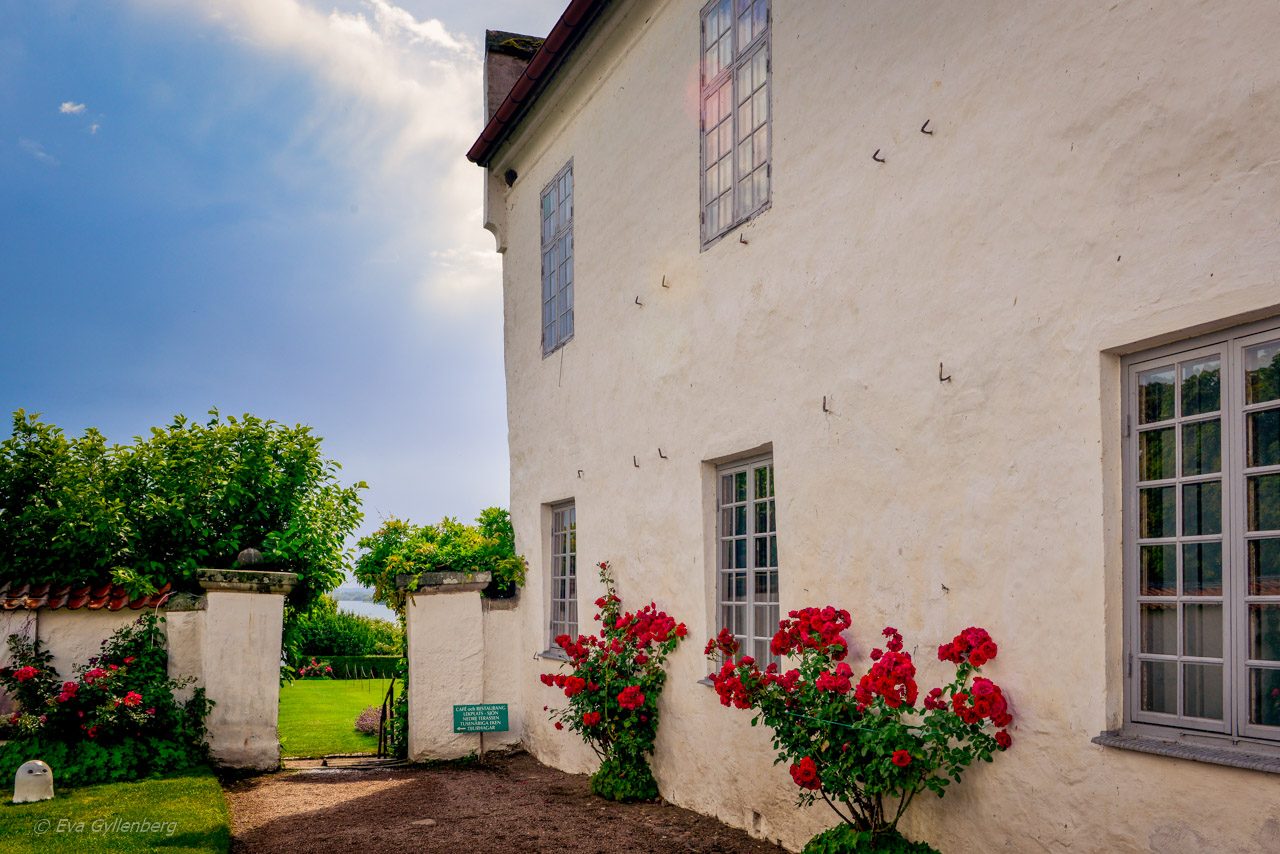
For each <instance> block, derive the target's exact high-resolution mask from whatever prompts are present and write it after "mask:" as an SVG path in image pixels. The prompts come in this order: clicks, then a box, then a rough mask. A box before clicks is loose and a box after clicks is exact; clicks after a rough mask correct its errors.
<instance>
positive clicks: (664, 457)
mask: <svg viewBox="0 0 1280 854" xmlns="http://www.w3.org/2000/svg"><path fill="white" fill-rule="evenodd" d="M658 456H659V457H661V458H662V459H664V460H665V459H667V455H666V454H664V453H662V449H661V448H659V449H658Z"/></svg>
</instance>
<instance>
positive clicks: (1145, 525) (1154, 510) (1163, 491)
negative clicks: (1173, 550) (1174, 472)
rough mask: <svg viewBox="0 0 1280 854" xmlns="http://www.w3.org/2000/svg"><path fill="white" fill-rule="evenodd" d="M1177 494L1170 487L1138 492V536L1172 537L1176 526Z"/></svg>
mask: <svg viewBox="0 0 1280 854" xmlns="http://www.w3.org/2000/svg"><path fill="white" fill-rule="evenodd" d="M1176 502H1177V494H1176V493H1175V492H1174V487H1172V486H1161V487H1157V488H1155V489H1140V490H1138V505H1139V506H1138V516H1139V522H1138V530H1139V533H1138V536H1140V537H1172V536H1174V535H1175V533H1176V530H1175V528H1176V525H1177V521H1176V520H1177V503H1176Z"/></svg>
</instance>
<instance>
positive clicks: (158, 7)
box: [0, 0, 564, 529]
mask: <svg viewBox="0 0 1280 854" xmlns="http://www.w3.org/2000/svg"><path fill="white" fill-rule="evenodd" d="M563 5H564V0H494V2H492V3H468V2H465V0H418V2H413V0H399V2H398V4H397V3H393V2H391V0H342V1H341V2H336V3H335V2H333V1H332V0H330V2H324V3H321V2H313V1H312V0H222V2H212V0H185V1H184V0H120V2H112V3H102V2H100V0H40V2H30V0H0V223H3V227H2V228H0V318H3V321H2V322H0V365H3V366H4V367H3V368H2V369H0V407H3V408H4V411H5V413H6V417H5V419H4V425H3V427H0V435H8V432H9V427H8V418H7V413H9V412H12V411H13V410H14V409H17V408H19V407H21V408H24V409H26V410H27V411H36V412H41V413H43V415H44V417H45V419H46V420H48V421H52V422H54V423H56V424H58V425H59V426H61V427H63V428H64V429H65V430H67V431H68V432H69V433H79V432H81V431H82V430H83V429H84V428H85V427H88V426H95V427H98V428H99V429H101V430H102V431H103V432H104V433H106V435H107V436H108V438H109V439H111V440H113V441H119V442H125V441H128V440H129V439H130V437H132V436H133V435H136V434H139V433H144V432H146V430H147V429H148V428H149V427H151V426H153V425H157V424H162V423H165V422H167V421H168V420H169V418H171V417H172V416H173V415H174V414H175V413H179V412H181V413H185V414H186V415H188V416H191V417H199V416H202V415H203V414H204V413H205V412H206V411H207V410H208V409H210V408H211V407H217V408H218V409H220V410H221V411H222V412H223V413H226V414H239V413H242V412H252V413H254V414H256V415H260V416H263V417H268V418H274V419H276V420H277V421H283V422H288V423H291V424H292V423H299V422H300V423H304V424H309V425H311V426H312V427H314V428H315V431H316V432H317V433H318V434H319V435H321V436H323V437H324V439H325V447H326V451H327V452H328V454H329V455H330V456H332V457H334V458H335V459H337V460H338V461H340V462H341V463H342V465H343V467H344V473H345V476H346V479H347V480H366V481H368V482H369V484H370V490H369V491H368V493H367V494H366V498H365V510H366V514H367V518H366V523H365V527H366V529H370V528H371V527H374V526H376V524H377V522H378V519H379V518H380V517H385V516H388V515H397V516H401V517H409V518H412V519H414V520H416V521H424V522H425V521H431V520H434V519H437V518H439V517H440V516H442V515H445V514H449V515H457V516H462V517H464V518H471V517H473V516H474V515H475V514H476V512H477V511H478V510H479V509H480V508H481V507H484V506H487V505H490V504H505V503H506V501H507V489H508V478H507V443H506V414H505V400H504V387H503V376H502V318H501V294H500V265H499V256H498V255H497V254H496V253H495V252H494V251H493V239H492V237H491V236H490V235H489V234H488V233H487V232H485V231H483V229H482V227H481V214H480V211H481V204H482V200H481V195H480V190H481V171H480V170H479V169H478V168H477V167H475V166H473V165H471V164H469V163H467V162H466V161H465V159H464V158H463V153H464V152H465V150H466V148H467V146H468V145H469V143H470V141H471V140H472V139H474V137H475V135H476V133H477V132H478V130H479V127H480V118H481V116H480V111H481V108H480V103H481V100H480V99H481V91H480V79H481V78H480V57H481V52H482V36H483V32H484V29H485V27H486V26H487V27H491V28H497V29H508V30H515V31H518V32H527V33H534V34H538V35H545V34H546V32H547V31H548V30H549V29H550V27H551V25H552V24H553V23H554V21H555V18H556V16H557V15H558V14H559V13H560V11H562V9H563Z"/></svg>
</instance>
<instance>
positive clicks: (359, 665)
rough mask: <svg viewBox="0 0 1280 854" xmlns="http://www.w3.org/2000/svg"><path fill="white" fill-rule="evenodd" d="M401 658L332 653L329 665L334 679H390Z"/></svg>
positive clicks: (397, 656)
mask: <svg viewBox="0 0 1280 854" xmlns="http://www.w3.org/2000/svg"><path fill="white" fill-rule="evenodd" d="M403 660H404V658H403V656H399V655H334V656H330V658H329V665H330V666H331V667H333V678H334V679H390V678H391V677H392V676H395V675H396V668H397V667H399V665H400V662H401V661H403Z"/></svg>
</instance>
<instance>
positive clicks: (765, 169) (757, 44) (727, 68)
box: [698, 0, 773, 249]
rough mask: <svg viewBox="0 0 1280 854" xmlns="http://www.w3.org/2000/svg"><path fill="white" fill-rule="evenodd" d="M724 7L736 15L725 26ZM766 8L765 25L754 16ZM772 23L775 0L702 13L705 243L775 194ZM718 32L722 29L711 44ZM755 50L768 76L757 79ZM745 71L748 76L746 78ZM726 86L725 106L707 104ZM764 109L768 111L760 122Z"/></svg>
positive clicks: (724, 1) (737, 2)
mask: <svg viewBox="0 0 1280 854" xmlns="http://www.w3.org/2000/svg"><path fill="white" fill-rule="evenodd" d="M744 13H745V14H744ZM726 14H727V15H728V17H729V18H730V19H731V20H732V23H730V24H729V27H728V30H727V31H725V30H722V29H720V25H719V24H717V21H720V20H722V17H723V16H724V15H726ZM761 14H762V15H763V24H762V25H761V23H760V21H759V20H758V17H757V16H759V15H761ZM709 27H714V29H709ZM772 28H773V10H772V8H771V0H710V2H708V3H707V4H706V5H705V6H703V8H702V12H701V14H700V17H699V27H698V55H699V61H698V67H699V72H698V79H699V99H698V115H699V119H698V128H699V135H698V148H699V152H700V153H699V157H698V161H699V170H698V187H699V191H698V194H699V199H700V202H701V203H700V207H699V215H698V222H699V224H700V232H701V235H702V248H703V249H706V248H707V247H708V246H710V245H711V244H712V243H715V242H716V241H717V240H719V239H720V238H721V237H723V236H724V235H726V234H728V233H729V232H730V231H732V230H733V229H735V228H737V227H738V226H740V225H742V224H743V223H744V222H747V221H748V220H750V219H752V218H754V217H756V216H757V215H759V214H760V213H762V212H763V211H765V210H767V209H768V208H769V205H770V204H771V203H772V200H773V59H772V56H771V54H770V51H771V46H770V41H771V33H772ZM717 33H722V35H720V36H719V37H717V38H716V39H715V40H714V41H713V42H712V43H711V44H708V40H709V39H711V37H712V36H715V35H716V34H717ZM757 57H759V58H760V61H761V62H762V63H763V78H764V79H763V82H761V81H759V80H757V79H755V78H756V77H757V76H758V69H754V70H753V67H752V62H753V60H755V59H756V58H757ZM747 77H750V78H751V83H750V84H747V85H744V83H745V80H746V78H747ZM724 86H727V87H728V94H729V101H730V103H728V105H727V113H726V112H725V110H726V105H725V104H724V103H723V100H722V99H718V100H717V101H716V103H715V105H714V107H712V106H709V105H708V100H709V99H708V96H709V95H710V94H712V93H717V92H719V91H720V90H721V87H724ZM748 86H749V91H748ZM761 111H763V115H764V118H763V120H759V121H757V120H756V116H757V114H759V113H760V112H761ZM713 116H714V120H715V121H714V124H713V125H712V127H710V128H708V123H709V120H710V119H711V118H712V117H713ZM748 117H750V121H748ZM725 131H727V134H726V133H725ZM744 135H745V138H744ZM726 143H727V144H726ZM709 155H714V160H713V159H712V157H711V156H709ZM726 159H727V160H728V168H727V169H725V168H723V164H724V161H725V160H726ZM745 159H749V160H750V163H746V162H744V160H745ZM713 170H714V172H715V174H714V175H712V171H713ZM726 178H727V179H728V180H729V181H730V187H729V189H727V190H726V189H725V187H724V180H725V179H726ZM713 183H714V186H715V190H714V193H713V192H712V184H713ZM758 185H763V189H762V197H761V198H757V197H756V195H757V193H756V190H757V188H758ZM748 190H749V191H750V194H749V195H748ZM726 199H727V200H726ZM726 206H727V211H726V210H725V207H726ZM726 214H727V215H726Z"/></svg>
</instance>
